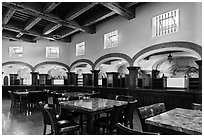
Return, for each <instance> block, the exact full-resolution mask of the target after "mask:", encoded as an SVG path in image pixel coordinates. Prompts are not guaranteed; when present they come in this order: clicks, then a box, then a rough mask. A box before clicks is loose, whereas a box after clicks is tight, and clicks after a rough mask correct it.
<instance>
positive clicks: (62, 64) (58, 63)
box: [33, 61, 70, 71]
mask: <svg viewBox="0 0 204 137" xmlns="http://www.w3.org/2000/svg"><path fill="white" fill-rule="evenodd" d="M47 64H52V65H60V66H63V67H65V68H66V69H67V70H68V71H69V70H70V68H69V66H68V65H66V64H64V63H62V62H57V61H45V62H41V63H39V64H37V65H35V66H34V70H33V71H35V70H36V68H38V67H39V66H42V65H47Z"/></svg>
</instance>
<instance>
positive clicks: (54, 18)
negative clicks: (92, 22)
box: [2, 2, 95, 34]
mask: <svg viewBox="0 0 204 137" xmlns="http://www.w3.org/2000/svg"><path fill="white" fill-rule="evenodd" d="M2 5H3V6H5V7H8V8H11V9H15V10H18V11H20V12H23V13H27V14H29V15H31V16H35V17H40V18H42V19H45V20H48V21H50V22H53V23H59V24H61V25H63V26H66V27H70V28H73V29H78V30H80V31H82V32H86V33H91V34H92V33H95V29H94V28H92V27H83V26H80V25H79V24H78V23H76V22H74V21H65V20H62V19H60V18H59V17H57V16H55V15H50V14H46V13H42V12H40V11H36V10H33V9H30V8H27V7H25V6H23V5H19V4H16V3H6V2H3V3H2Z"/></svg>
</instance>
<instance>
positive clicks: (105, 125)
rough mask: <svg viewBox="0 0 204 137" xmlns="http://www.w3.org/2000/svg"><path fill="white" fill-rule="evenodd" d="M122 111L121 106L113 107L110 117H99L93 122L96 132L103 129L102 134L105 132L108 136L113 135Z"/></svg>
mask: <svg viewBox="0 0 204 137" xmlns="http://www.w3.org/2000/svg"><path fill="white" fill-rule="evenodd" d="M122 110H123V106H114V107H113V109H112V111H111V114H110V117H101V118H98V119H96V120H95V124H96V127H97V129H98V132H99V130H100V128H102V129H103V133H105V130H106V131H107V133H108V134H113V130H115V129H116V123H118V122H119V120H120V119H121V116H122Z"/></svg>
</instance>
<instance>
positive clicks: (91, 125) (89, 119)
mask: <svg viewBox="0 0 204 137" xmlns="http://www.w3.org/2000/svg"><path fill="white" fill-rule="evenodd" d="M87 131H88V134H90V135H94V134H95V125H94V115H93V114H88V115H87Z"/></svg>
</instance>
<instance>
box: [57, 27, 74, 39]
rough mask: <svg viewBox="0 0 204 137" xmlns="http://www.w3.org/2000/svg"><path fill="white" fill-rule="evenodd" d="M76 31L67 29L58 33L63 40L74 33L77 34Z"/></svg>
mask: <svg viewBox="0 0 204 137" xmlns="http://www.w3.org/2000/svg"><path fill="white" fill-rule="evenodd" d="M77 31H78V30H76V29H70V28H67V29H64V30H62V31H60V32H59V35H60V36H61V37H62V38H64V37H67V36H69V35H71V34H73V33H75V32H77Z"/></svg>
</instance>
